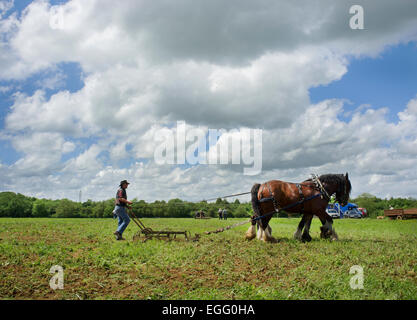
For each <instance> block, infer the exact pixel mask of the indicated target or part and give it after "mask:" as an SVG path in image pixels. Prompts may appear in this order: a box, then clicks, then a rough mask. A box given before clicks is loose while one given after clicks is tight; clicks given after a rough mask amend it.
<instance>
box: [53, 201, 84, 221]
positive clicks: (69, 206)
mask: <svg viewBox="0 0 417 320" xmlns="http://www.w3.org/2000/svg"><path fill="white" fill-rule="evenodd" d="M80 213H81V204H79V203H77V202H73V201H71V200H68V199H62V200H60V201H59V204H58V207H57V208H56V213H55V215H54V217H56V218H77V217H80Z"/></svg>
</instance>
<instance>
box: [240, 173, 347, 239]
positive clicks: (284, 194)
mask: <svg viewBox="0 0 417 320" xmlns="http://www.w3.org/2000/svg"><path fill="white" fill-rule="evenodd" d="M351 189H352V186H351V184H350V181H349V177H348V174H347V173H346V175H343V174H325V175H322V176H320V177H317V176H313V178H311V179H308V180H305V181H303V182H302V183H291V182H285V181H280V180H271V181H268V182H265V183H263V184H255V185H254V186H253V187H252V190H251V194H252V208H253V211H254V213H255V215H254V217H253V220H252V225H251V226H250V227H249V229H248V231H247V232H246V238H247V239H248V240H252V239H253V238H255V237H257V238H258V239H260V240H263V241H270V242H274V241H276V240H275V239H274V238H273V237H272V229H271V226H269V221H270V220H271V218H272V215H273V213H275V212H277V211H278V210H279V209H280V208H284V209H285V211H287V212H290V213H301V214H302V215H303V217H302V219H301V221H300V223H299V225H298V227H297V230H296V232H295V233H294V238H295V239H298V240H302V241H311V236H310V225H311V220H312V219H313V216H314V215H316V216H317V217H318V218H319V219H320V221H321V223H322V225H323V226H322V227H320V230H321V233H320V237H321V238H331V239H332V240H337V239H338V237H337V234H336V231H335V229H334V227H333V219H332V217H330V216H329V215H328V214H327V212H326V207H327V204H328V203H329V200H330V197H331V196H332V195H333V194H336V201H337V202H338V203H340V204H341V205H342V206H345V205H346V204H347V203H348V200H349V195H350V192H351ZM256 224H257V225H258V232H257V233H256V229H255V225H256ZM303 228H304V232H303V233H302V231H303Z"/></svg>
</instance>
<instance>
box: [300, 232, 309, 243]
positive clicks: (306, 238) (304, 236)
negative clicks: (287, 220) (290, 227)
mask: <svg viewBox="0 0 417 320" xmlns="http://www.w3.org/2000/svg"><path fill="white" fill-rule="evenodd" d="M301 240H302V241H303V242H310V241H311V236H310V235H309V234H303V236H302V237H301Z"/></svg>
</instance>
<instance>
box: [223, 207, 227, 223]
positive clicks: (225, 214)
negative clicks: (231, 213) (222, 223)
mask: <svg viewBox="0 0 417 320" xmlns="http://www.w3.org/2000/svg"><path fill="white" fill-rule="evenodd" d="M222 215H223V219H224V220H227V209H226V208H224V209H223V212H222Z"/></svg>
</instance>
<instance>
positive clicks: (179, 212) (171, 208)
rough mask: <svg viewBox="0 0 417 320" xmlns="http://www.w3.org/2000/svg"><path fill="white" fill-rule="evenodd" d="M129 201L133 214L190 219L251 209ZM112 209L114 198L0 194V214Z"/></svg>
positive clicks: (85, 214)
mask: <svg viewBox="0 0 417 320" xmlns="http://www.w3.org/2000/svg"><path fill="white" fill-rule="evenodd" d="M132 202H133V204H132V209H133V212H134V214H135V215H137V216H138V217H143V218H153V217H155V218H190V217H194V216H195V214H196V212H197V211H201V210H202V211H203V212H204V214H205V216H206V217H218V210H219V209H227V212H228V217H249V216H250V215H251V212H252V208H251V205H250V203H240V202H239V200H235V201H234V202H228V201H227V200H222V199H217V201H216V202H215V203H207V202H204V201H203V202H198V203H195V202H188V201H183V200H181V199H172V200H169V201H155V202H152V203H148V202H145V201H144V200H138V199H133V200H132ZM113 209H114V199H109V200H104V201H92V200H87V201H85V202H82V203H80V202H74V201H71V200H68V199H60V200H50V199H37V198H35V197H27V196H25V195H22V194H19V193H18V194H16V193H13V192H2V193H0V217H14V218H23V217H34V218H111V217H113V213H112V211H113Z"/></svg>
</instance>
